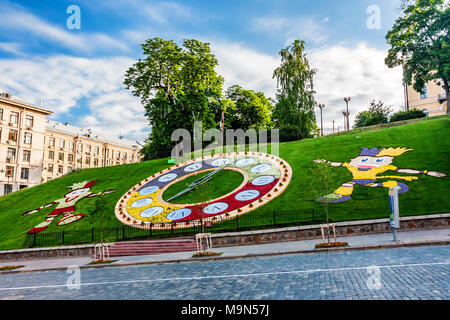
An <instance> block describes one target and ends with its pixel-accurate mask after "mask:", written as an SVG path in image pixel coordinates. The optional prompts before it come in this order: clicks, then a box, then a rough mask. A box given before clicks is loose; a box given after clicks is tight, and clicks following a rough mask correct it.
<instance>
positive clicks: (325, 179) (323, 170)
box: [310, 162, 338, 243]
mask: <svg viewBox="0 0 450 320" xmlns="http://www.w3.org/2000/svg"><path fill="white" fill-rule="evenodd" d="M310 170H311V177H312V179H313V180H312V181H313V182H312V190H313V193H314V194H315V195H316V198H319V197H321V196H323V195H324V194H329V193H331V192H332V191H333V190H334V189H335V188H334V186H333V185H334V183H335V182H336V181H338V180H337V179H336V176H335V173H334V171H333V168H332V167H331V166H330V165H328V164H326V163H319V162H315V163H314V164H313V166H312V168H311V169H310ZM316 201H317V200H316ZM322 204H323V205H324V211H325V218H326V223H327V225H328V224H330V220H329V218H328V202H327V201H324V202H322ZM327 238H328V243H330V232H329V229H328V228H327Z"/></svg>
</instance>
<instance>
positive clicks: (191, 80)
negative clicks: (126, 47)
mask: <svg viewBox="0 0 450 320" xmlns="http://www.w3.org/2000/svg"><path fill="white" fill-rule="evenodd" d="M141 46H142V50H143V53H144V59H139V61H138V62H137V63H135V64H133V65H132V66H131V67H130V68H129V69H128V70H127V72H126V74H125V80H124V84H125V86H126V88H127V89H131V90H132V92H133V94H134V95H135V96H137V97H139V98H140V99H141V103H142V104H143V106H144V107H145V115H146V117H147V118H148V120H149V123H150V126H151V133H150V136H149V139H148V140H147V146H146V147H145V148H143V152H144V156H145V159H149V158H154V157H158V156H167V155H170V151H171V149H172V147H173V146H174V144H175V142H173V141H171V134H172V132H173V131H174V130H175V129H178V128H184V129H187V130H189V131H190V132H191V133H192V130H193V126H194V121H195V120H197V121H202V123H203V129H204V130H206V129H208V128H212V127H216V126H217V123H216V121H215V120H214V117H215V104H216V103H217V101H221V100H220V97H221V95H222V85H223V78H222V77H221V76H219V75H218V74H217V73H216V71H215V68H216V66H217V64H218V61H217V59H216V58H215V56H214V55H213V54H212V53H211V49H210V46H209V43H203V42H200V41H198V40H195V39H187V40H184V41H183V45H182V47H180V46H179V45H178V44H176V43H175V42H174V41H172V40H164V39H161V38H158V37H157V38H153V39H148V40H146V41H145V43H144V44H142V45H141Z"/></svg>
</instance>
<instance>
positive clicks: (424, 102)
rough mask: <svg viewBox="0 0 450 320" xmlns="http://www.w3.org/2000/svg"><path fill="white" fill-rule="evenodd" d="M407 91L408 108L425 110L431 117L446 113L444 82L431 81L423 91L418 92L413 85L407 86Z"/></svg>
mask: <svg viewBox="0 0 450 320" xmlns="http://www.w3.org/2000/svg"><path fill="white" fill-rule="evenodd" d="M405 91H406V99H405V100H406V101H405V102H406V106H407V109H409V110H411V109H419V110H423V111H425V113H426V114H427V116H430V117H432V116H438V115H443V114H446V112H447V97H446V94H445V90H444V88H443V87H442V84H441V85H438V84H437V83H436V82H434V81H430V82H428V83H427V84H426V85H425V87H424V88H423V91H422V92H417V91H416V90H414V88H413V87H412V86H406V90H405Z"/></svg>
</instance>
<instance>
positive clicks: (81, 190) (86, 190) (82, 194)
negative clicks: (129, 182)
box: [23, 180, 115, 234]
mask: <svg viewBox="0 0 450 320" xmlns="http://www.w3.org/2000/svg"><path fill="white" fill-rule="evenodd" d="M95 183H97V180H94V181H83V182H78V183H74V184H73V185H71V186H70V187H69V188H70V189H71V190H72V191H71V192H69V193H66V194H65V195H64V198H61V199H58V200H55V201H52V202H50V203H48V204H46V205H44V206H42V207H39V208H37V209H34V210H31V211H27V212H25V213H24V214H23V215H24V216H27V215H30V214H33V213H36V212H38V211H39V210H41V209H44V208H48V207H51V206H52V205H54V204H56V205H57V206H56V208H55V209H53V211H52V212H50V213H49V214H48V215H47V217H46V219H45V220H44V222H42V223H40V224H38V225H37V226H35V227H34V228H32V229H30V230H28V232H27V233H28V234H33V233H37V232H41V231H42V230H45V229H46V228H47V227H48V226H49V225H50V224H51V223H52V221H53V220H54V219H55V218H56V217H58V216H59V215H61V214H63V217H62V218H61V220H59V221H58V223H57V224H58V226H63V225H66V224H69V223H72V222H75V221H78V220H80V219H81V218H83V217H84V214H81V213H80V214H74V213H73V212H74V211H75V204H76V203H77V202H78V201H80V200H81V199H83V198H93V197H96V196H102V195H104V194H108V193H112V192H114V191H115V190H108V191H104V192H98V193H92V192H90V190H91V186H92V185H94V184H95Z"/></svg>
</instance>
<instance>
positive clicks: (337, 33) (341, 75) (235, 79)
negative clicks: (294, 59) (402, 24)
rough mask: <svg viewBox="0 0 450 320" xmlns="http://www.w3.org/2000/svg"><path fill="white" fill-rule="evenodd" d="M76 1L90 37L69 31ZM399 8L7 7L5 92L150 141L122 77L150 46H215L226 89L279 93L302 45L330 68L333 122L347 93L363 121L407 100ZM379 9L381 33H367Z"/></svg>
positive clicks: (0, 48)
mask: <svg viewBox="0 0 450 320" xmlns="http://www.w3.org/2000/svg"><path fill="white" fill-rule="evenodd" d="M70 5H78V6H79V8H80V10H81V29H80V30H69V29H68V28H67V27H66V19H67V18H68V17H69V16H70V14H67V13H66V10H67V8H68V6H70ZM374 6H375V7H374ZM398 6H399V1H398V0H368V1H366V0H341V1H333V0H315V1H303V0H297V1H287V0H285V1H280V0H278V1H266V0H264V1H263V0H254V1H235V0H232V1H200V0H196V1H143V0H133V1H127V2H125V1H92V0H91V1H42V0H41V1H5V0H0V88H2V89H5V90H7V91H9V92H11V93H12V94H14V95H16V96H18V97H20V98H21V99H23V100H26V101H29V102H32V103H36V104H39V101H40V100H42V101H43V105H44V107H46V108H48V109H50V110H52V111H54V115H53V116H52V118H53V119H54V120H58V121H62V122H65V121H70V122H71V123H73V124H76V125H79V126H83V127H89V128H92V129H94V130H101V131H105V132H106V133H109V134H111V135H118V134H123V135H125V136H126V137H128V138H132V139H138V140H142V139H144V138H145V137H146V136H147V134H148V131H149V128H148V126H147V121H146V119H145V117H144V115H143V113H144V110H143V108H142V106H141V105H140V104H139V101H138V100H137V99H136V98H135V97H133V96H132V95H131V94H130V93H129V92H128V91H127V90H126V89H124V88H123V85H122V81H123V74H124V71H125V70H126V69H127V68H128V67H129V66H131V64H132V63H134V62H135V61H136V60H137V59H138V58H139V57H140V55H141V52H140V46H139V44H140V43H142V42H143V41H144V40H145V39H147V38H152V37H155V36H159V37H163V38H166V39H173V40H175V41H177V42H181V40H182V39H184V38H196V39H199V40H202V41H206V42H209V43H211V47H212V50H213V51H214V53H215V54H216V57H217V58H218V60H219V66H218V68H217V70H218V72H219V73H220V74H221V75H222V76H224V78H225V80H226V82H225V85H226V87H227V86H229V85H232V84H235V83H238V84H240V85H242V86H243V87H245V88H247V89H253V90H257V91H263V92H264V93H265V94H266V95H268V96H272V97H273V96H274V93H275V91H276V82H275V81H274V80H273V79H272V73H273V70H274V68H276V67H277V66H278V65H279V58H278V52H279V51H280V49H282V48H284V47H286V46H287V45H288V44H290V43H291V42H292V41H293V40H294V39H297V38H298V39H302V40H305V42H306V48H307V52H308V57H309V58H310V61H311V64H312V65H313V67H315V68H317V69H318V74H317V77H316V90H317V100H318V101H319V102H321V103H325V104H326V105H327V107H326V108H325V109H324V114H325V117H324V122H325V124H324V126H325V127H331V120H332V119H334V120H336V126H338V125H341V126H342V123H341V122H343V117H342V114H341V113H342V111H343V107H344V106H345V103H344V102H343V100H342V97H343V96H344V95H345V96H352V101H351V103H350V106H351V110H350V111H351V114H352V116H351V120H353V117H354V116H355V115H356V113H357V112H358V111H361V110H363V109H365V108H367V106H368V104H369V102H370V101H371V100H372V99H382V100H383V101H385V102H386V103H387V104H392V105H394V107H395V108H397V109H398V107H399V105H400V104H401V103H402V99H403V96H402V84H401V72H400V70H398V69H388V68H387V67H386V66H385V65H384V63H383V59H384V57H385V55H386V51H387V49H388V47H387V45H386V42H385V39H384V37H385V35H386V32H387V30H389V28H390V27H391V26H392V23H393V21H394V20H395V18H396V17H397V16H398V15H399V10H398ZM368 8H369V9H370V10H369V12H368V11H367V10H368ZM373 8H375V9H379V12H380V16H379V17H380V19H379V26H380V28H379V29H378V28H375V29H374V28H368V26H367V21H368V20H369V21H373V20H371V19H372V15H373V12H374V11H373ZM226 87H225V89H226ZM341 118H342V119H341Z"/></svg>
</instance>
